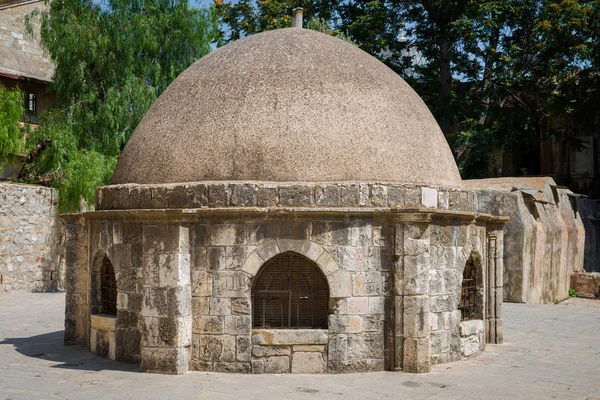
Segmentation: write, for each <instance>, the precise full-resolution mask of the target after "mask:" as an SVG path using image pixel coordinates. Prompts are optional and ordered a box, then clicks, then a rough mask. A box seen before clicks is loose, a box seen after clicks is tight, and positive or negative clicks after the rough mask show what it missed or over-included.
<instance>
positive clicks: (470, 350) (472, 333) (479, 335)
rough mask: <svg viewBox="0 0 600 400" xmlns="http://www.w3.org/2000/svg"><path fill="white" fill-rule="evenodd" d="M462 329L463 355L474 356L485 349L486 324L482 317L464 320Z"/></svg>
mask: <svg viewBox="0 0 600 400" xmlns="http://www.w3.org/2000/svg"><path fill="white" fill-rule="evenodd" d="M458 328H459V331H460V350H461V354H462V356H463V357H470V356H474V355H475V354H478V353H480V352H482V351H483V350H484V349H485V335H484V324H483V321H482V320H480V319H475V320H471V321H463V322H461V323H460V325H459V326H458Z"/></svg>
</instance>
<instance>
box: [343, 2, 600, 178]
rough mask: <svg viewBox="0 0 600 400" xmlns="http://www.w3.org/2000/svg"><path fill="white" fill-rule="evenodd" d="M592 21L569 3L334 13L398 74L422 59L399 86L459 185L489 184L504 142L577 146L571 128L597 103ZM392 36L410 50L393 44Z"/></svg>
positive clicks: (598, 21) (598, 19) (408, 6)
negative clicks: (435, 131) (438, 142)
mask: <svg viewBox="0 0 600 400" xmlns="http://www.w3.org/2000/svg"><path fill="white" fill-rule="evenodd" d="M599 13H600V3H599V2H598V1H577V0H491V1H473V0H456V1H450V2H448V1H442V0H419V1H412V0H411V1H408V0H389V1H387V0H386V1H382V2H362V1H351V2H349V3H347V4H345V5H344V6H343V7H342V11H341V15H342V18H343V27H344V29H346V30H348V32H349V33H350V35H351V36H352V37H353V38H354V39H355V40H356V41H357V42H358V43H359V44H360V45H361V46H362V47H363V48H365V49H367V50H368V51H370V52H371V53H373V54H385V55H386V57H385V60H384V61H386V62H387V63H388V64H389V65H390V66H392V67H393V68H395V69H396V70H397V71H398V72H400V73H401V72H402V71H403V70H404V68H406V66H407V64H410V63H412V62H413V60H412V59H410V58H411V57H406V56H407V55H410V56H412V55H414V54H415V53H417V54H419V55H421V56H422V58H421V62H420V64H418V65H416V66H415V67H414V70H415V74H414V75H413V76H408V77H406V78H407V80H408V81H409V83H411V85H412V86H413V88H415V89H416V90H417V92H418V93H419V94H420V95H421V96H422V97H423V98H424V100H425V102H426V103H427V104H428V106H429V107H430V108H431V110H432V112H433V113H434V115H435V117H436V118H437V120H438V122H439V123H440V126H441V127H442V130H443V131H444V133H445V135H446V137H447V139H448V141H449V143H450V145H451V147H452V148H453V151H454V154H455V157H456V158H457V161H458V163H459V166H460V167H461V169H462V172H463V175H464V176H466V177H477V176H485V175H486V174H488V173H489V167H490V164H492V162H491V158H492V154H493V151H494V150H495V149H499V148H503V147H504V146H505V145H506V144H507V143H508V142H509V141H512V143H513V145H519V146H531V147H534V146H538V145H539V142H540V140H543V139H545V138H546V137H547V136H551V137H553V138H554V139H555V140H558V141H559V143H560V144H561V145H563V147H564V148H568V147H574V148H577V147H578V146H581V143H580V142H579V141H578V140H577V138H576V134H577V133H578V130H580V129H584V127H583V125H582V124H580V123H579V121H578V120H577V119H578V118H579V117H580V116H581V115H582V114H586V113H588V112H590V111H592V110H591V107H593V102H592V100H591V99H593V98H597V90H598V79H597V76H598V68H599V66H600V64H599V63H598V34H599V27H600V14H599ZM377 15H380V16H381V17H378V18H374V16H377ZM383 16H385V18H383ZM382 21H385V22H382ZM400 30H405V31H406V33H407V36H408V37H409V38H410V39H411V40H410V41H409V42H406V43H400V42H398V41H397V40H396V38H395V35H397V34H398V33H399V32H400ZM407 48H410V49H412V50H413V51H407V50H408V49H407ZM415 50H416V52H415ZM584 84H585V86H586V87H587V88H588V89H590V90H589V91H588V93H587V94H586V95H583V96H582V93H581V92H582V89H583V85H584ZM590 85H591V86H590ZM594 93H596V94H594ZM596 115H598V114H597V111H596ZM578 116H579V117H578ZM592 119H593V118H592ZM553 121H554V122H556V121H562V123H560V124H558V125H559V126H560V128H558V129H553V128H551V127H550V126H551V125H553ZM554 125H556V124H555V123H554ZM565 127H567V128H565Z"/></svg>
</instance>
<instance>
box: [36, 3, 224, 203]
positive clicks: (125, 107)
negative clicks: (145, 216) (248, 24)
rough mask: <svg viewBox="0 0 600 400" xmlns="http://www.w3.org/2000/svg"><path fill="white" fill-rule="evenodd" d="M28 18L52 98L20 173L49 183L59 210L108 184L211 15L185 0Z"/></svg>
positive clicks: (205, 46)
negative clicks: (39, 149) (44, 57)
mask: <svg viewBox="0 0 600 400" xmlns="http://www.w3.org/2000/svg"><path fill="white" fill-rule="evenodd" d="M31 18H39V20H40V23H41V30H40V31H41V43H42V46H43V47H44V49H45V50H46V51H47V52H48V54H49V55H50V57H51V58H52V61H53V63H54V65H55V73H54V78H53V82H52V84H51V90H52V91H54V92H55V93H56V102H55V104H54V108H53V109H52V110H51V111H50V112H49V113H48V114H47V115H45V116H43V117H42V118H41V123H40V128H39V129H37V130H35V131H34V132H33V133H32V134H31V135H30V136H29V140H28V145H29V147H30V148H33V147H35V146H37V145H38V144H39V143H41V142H42V141H43V140H48V139H50V140H52V144H51V145H50V146H49V147H48V149H47V150H45V151H44V152H43V153H41V155H40V156H39V158H37V160H36V162H35V163H34V164H31V165H28V166H27V170H26V172H27V173H26V175H25V177H26V179H27V180H30V181H36V180H37V181H42V182H44V183H48V184H49V185H51V186H54V187H57V188H58V189H59V191H60V196H61V203H60V206H61V210H63V211H67V210H78V209H79V206H80V202H81V198H83V199H84V200H85V201H86V202H87V203H88V204H92V203H93V201H94V191H95V189H96V187H97V186H98V185H102V184H106V183H108V180H109V179H110V176H111V175H112V171H113V169H114V166H115V165H116V159H117V157H118V155H119V153H120V151H121V150H122V148H123V146H124V145H125V143H126V142H127V140H128V139H129V137H130V135H131V133H132V132H133V130H134V128H135V127H136V126H137V124H138V123H139V121H140V120H141V118H142V117H143V115H144V114H145V112H146V111H147V110H148V108H149V107H150V106H151V105H152V103H153V102H154V100H155V99H156V98H157V96H158V95H160V93H162V91H164V90H165V88H166V87H167V86H168V85H169V83H171V82H172V81H173V80H174V79H175V78H176V77H177V76H178V75H179V74H180V73H181V72H182V71H183V70H184V69H185V68H187V67H188V66H189V65H191V64H192V63H193V62H194V61H196V60H197V59H199V58H200V57H202V56H203V55H205V54H206V53H208V52H209V51H210V46H211V42H213V41H214V40H216V38H217V27H218V26H217V19H216V15H215V13H214V11H213V10H212V9H204V8H192V7H190V5H189V4H188V1H187V0H107V1H104V2H102V3H98V2H93V1H91V0H52V1H51V2H50V8H49V10H48V11H47V12H35V13H34V14H32V15H30V16H29V20H31ZM28 23H29V24H30V22H29V21H28ZM29 28H30V30H31V24H30V27H29Z"/></svg>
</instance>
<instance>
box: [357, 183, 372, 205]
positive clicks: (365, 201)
mask: <svg viewBox="0 0 600 400" xmlns="http://www.w3.org/2000/svg"><path fill="white" fill-rule="evenodd" d="M369 195H370V188H369V184H367V183H359V184H358V202H359V205H360V206H368V205H369Z"/></svg>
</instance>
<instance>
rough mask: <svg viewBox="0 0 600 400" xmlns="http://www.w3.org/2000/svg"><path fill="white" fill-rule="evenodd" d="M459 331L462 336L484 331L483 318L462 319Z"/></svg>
mask: <svg viewBox="0 0 600 400" xmlns="http://www.w3.org/2000/svg"><path fill="white" fill-rule="evenodd" d="M458 328H459V332H460V336H461V337H467V336H473V335H477V334H479V333H480V332H483V320H480V319H474V320H470V321H462V322H461V323H460V324H459V325H458Z"/></svg>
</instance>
